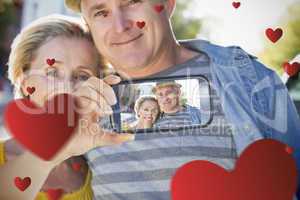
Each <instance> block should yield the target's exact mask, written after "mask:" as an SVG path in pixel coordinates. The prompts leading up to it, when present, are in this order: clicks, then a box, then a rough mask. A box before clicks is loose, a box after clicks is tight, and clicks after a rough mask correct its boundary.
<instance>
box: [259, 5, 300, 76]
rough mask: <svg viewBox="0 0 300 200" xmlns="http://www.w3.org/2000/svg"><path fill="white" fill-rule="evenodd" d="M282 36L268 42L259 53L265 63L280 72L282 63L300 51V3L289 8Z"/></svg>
mask: <svg viewBox="0 0 300 200" xmlns="http://www.w3.org/2000/svg"><path fill="white" fill-rule="evenodd" d="M281 24H283V25H282V26H281V28H282V30H283V36H282V38H281V39H280V40H279V41H278V42H277V43H275V44H273V43H272V44H271V43H270V42H268V44H267V45H266V48H265V49H264V50H263V51H262V53H261V54H260V55H259V58H260V59H261V60H262V62H263V63H264V64H266V65H267V66H270V67H271V68H273V69H274V70H275V71H277V73H278V74H282V73H283V67H282V64H283V63H284V62H288V61H290V60H291V59H293V58H294V57H295V56H296V55H298V54H299V53H300V3H299V2H297V3H294V4H292V5H291V6H290V7H289V8H288V15H287V16H285V17H284V19H283V20H282V23H281Z"/></svg>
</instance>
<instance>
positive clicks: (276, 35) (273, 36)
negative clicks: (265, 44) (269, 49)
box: [266, 28, 283, 43]
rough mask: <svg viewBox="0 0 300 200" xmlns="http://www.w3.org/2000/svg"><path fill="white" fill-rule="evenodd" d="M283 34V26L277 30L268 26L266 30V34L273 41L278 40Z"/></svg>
mask: <svg viewBox="0 0 300 200" xmlns="http://www.w3.org/2000/svg"><path fill="white" fill-rule="evenodd" d="M282 34H283V31H282V29H281V28H277V29H276V30H275V31H274V30H273V29H271V28H268V29H267V30H266V35H267V37H268V38H269V40H271V41H272V42H273V43H275V42H277V41H278V40H279V39H280V38H281V36H282Z"/></svg>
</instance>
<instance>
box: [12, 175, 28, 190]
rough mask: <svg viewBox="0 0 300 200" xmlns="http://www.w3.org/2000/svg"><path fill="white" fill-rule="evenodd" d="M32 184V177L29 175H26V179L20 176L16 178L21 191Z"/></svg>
mask: <svg viewBox="0 0 300 200" xmlns="http://www.w3.org/2000/svg"><path fill="white" fill-rule="evenodd" d="M30 184H31V179H30V178H29V177H25V178H24V179H21V178H20V177H16V178H15V186H16V187H17V188H18V189H19V190H21V191H25V190H26V189H27V188H28V187H29V186H30Z"/></svg>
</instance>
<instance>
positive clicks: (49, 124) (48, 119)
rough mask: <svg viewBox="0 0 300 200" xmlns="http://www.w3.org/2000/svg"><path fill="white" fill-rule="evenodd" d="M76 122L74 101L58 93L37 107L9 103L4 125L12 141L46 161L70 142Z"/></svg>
mask: <svg viewBox="0 0 300 200" xmlns="http://www.w3.org/2000/svg"><path fill="white" fill-rule="evenodd" d="M77 123H78V113H77V112H76V111H75V98H74V97H72V96H70V95H68V94H59V95H56V96H55V97H54V98H52V99H51V100H50V101H47V102H46V103H45V106H44V107H38V106H37V105H36V104H34V103H33V102H31V101H30V100H28V99H18V100H14V101H12V102H10V103H9V104H8V105H7V107H6V108H5V111H4V124H5V126H6V128H7V130H8V131H9V132H10V133H11V134H12V135H13V136H14V138H15V139H16V140H17V141H18V142H19V143H21V144H22V145H23V146H24V147H25V148H27V149H29V150H30V151H31V152H33V153H34V154H36V155H37V156H39V157H41V158H43V159H45V160H50V159H51V158H52V157H53V156H54V155H55V154H56V153H57V152H58V151H59V150H60V149H61V148H62V147H63V145H64V144H65V143H66V142H67V141H68V140H69V139H70V137H71V136H72V134H73V133H74V130H75V128H76V127H77Z"/></svg>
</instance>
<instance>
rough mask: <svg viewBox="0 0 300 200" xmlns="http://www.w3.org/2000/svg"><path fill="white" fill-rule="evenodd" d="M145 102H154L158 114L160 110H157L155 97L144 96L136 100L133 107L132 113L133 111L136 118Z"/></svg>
mask: <svg viewBox="0 0 300 200" xmlns="http://www.w3.org/2000/svg"><path fill="white" fill-rule="evenodd" d="M145 101H154V102H155V103H156V104H157V107H158V113H160V108H159V104H158V101H157V99H156V97H155V96H151V95H144V96H140V97H139V98H138V99H137V100H136V103H135V105H134V111H135V114H136V117H138V112H139V110H140V108H141V106H142V105H143V103H144V102H145ZM157 117H158V115H157Z"/></svg>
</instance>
